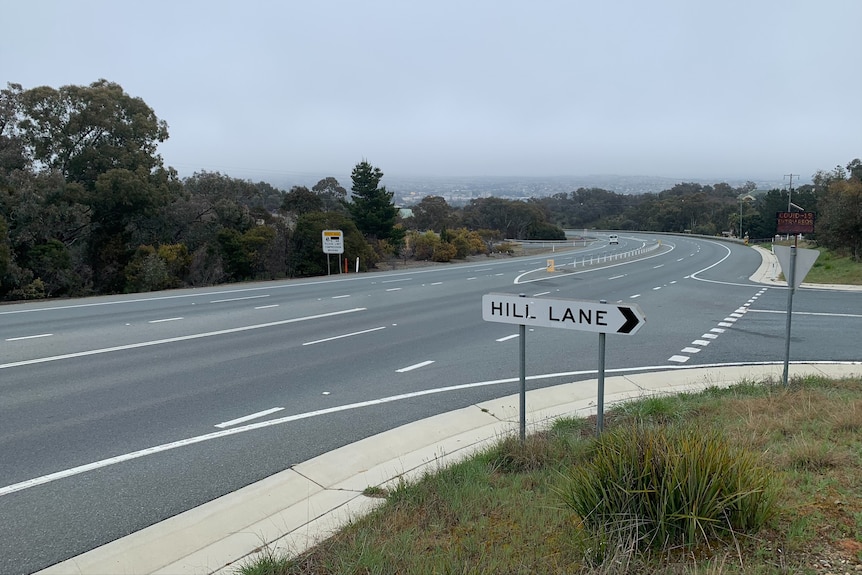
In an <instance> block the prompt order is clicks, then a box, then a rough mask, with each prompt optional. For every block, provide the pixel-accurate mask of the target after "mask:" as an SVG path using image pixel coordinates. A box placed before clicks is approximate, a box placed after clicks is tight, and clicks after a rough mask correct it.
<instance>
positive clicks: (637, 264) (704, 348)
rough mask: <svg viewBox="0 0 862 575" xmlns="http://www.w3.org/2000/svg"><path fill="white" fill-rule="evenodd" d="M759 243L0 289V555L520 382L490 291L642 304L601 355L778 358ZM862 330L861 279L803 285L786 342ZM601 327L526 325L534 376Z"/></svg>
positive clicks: (57, 540)
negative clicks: (269, 276)
mask: <svg viewBox="0 0 862 575" xmlns="http://www.w3.org/2000/svg"><path fill="white" fill-rule="evenodd" d="M656 239H661V243H662V245H661V247H660V248H659V249H656V250H654V251H651V252H649V253H647V254H644V255H640V256H638V257H636V258H630V259H624V260H612V261H608V262H605V263H601V264H594V265H592V266H586V267H579V265H580V264H578V265H577V266H575V268H574V269H572V267H571V262H572V261H575V260H577V261H578V262H581V261H583V260H584V259H589V258H590V257H598V256H600V255H609V254H614V253H617V254H619V253H624V252H627V251H630V250H633V249H636V248H638V247H641V246H644V245H653V244H654V243H655V240H656ZM548 258H554V259H555V262H556V267H557V271H555V272H554V273H548V272H547V271H546V270H545V267H546V260H547V259H548ZM760 261H761V260H760V256H759V255H758V254H757V253H756V252H755V251H754V250H752V249H750V248H747V247H744V246H739V245H735V244H729V243H725V242H719V241H713V240H703V239H697V238H694V237H692V238H688V237H671V236H667V237H659V236H652V235H647V234H638V233H631V234H622V235H621V237H620V244H619V245H613V246H609V245H607V244H606V243H604V242H599V243H597V244H596V245H594V246H592V247H590V248H586V249H580V250H577V251H576V252H567V253H555V254H550V255H548V254H545V255H542V256H539V257H527V258H517V259H505V260H495V259H490V258H489V260H488V261H487V263H485V262H483V263H478V264H477V263H471V264H460V265H446V266H435V267H429V268H422V269H410V270H404V271H393V272H385V273H384V272H378V273H370V274H345V275H334V276H330V277H326V278H315V279H311V280H295V281H281V282H267V283H260V284H243V285H231V286H223V287H218V288H207V289H196V290H180V291H171V292H160V293H153V294H139V295H129V296H111V297H100V298H88V299H82V300H68V301H55V302H32V303H26V304H16V305H8V306H3V307H0V350H2V355H0V573H30V572H33V571H36V570H38V569H40V568H43V567H46V566H48V565H51V564H53V563H56V562H58V561H61V560H64V559H66V558H69V557H72V556H74V555H77V554H79V553H82V552H84V551H86V550H88V549H91V548H93V547H96V546H98V545H101V544H103V543H106V542H108V541H111V540H113V539H116V538H118V537H121V536H123V535H126V534H128V533H131V532H133V531H136V530H139V529H142V528H143V527H146V526H148V525H150V524H152V523H155V522H158V521H160V520H162V519H164V518H167V517H170V516H172V515H174V514H176V513H179V512H181V511H183V510H186V509H189V508H191V507H194V506H196V505H199V504H201V503H204V502H207V501H210V500H212V499H214V498H216V497H218V496H220V495H223V494H225V493H228V492H231V491H234V490H236V489H238V488H239V487H242V486H244V485H247V484H249V483H251V482H254V481H257V480H260V479H262V478H264V477H267V476H269V475H271V474H273V473H276V472H278V471H281V470H283V469H285V468H288V467H290V466H291V465H294V464H296V463H299V462H301V461H304V460H306V459H309V458H311V457H314V456H316V455H318V454H320V453H324V452H326V451H329V450H332V449H335V448H337V447H340V446H342V445H345V444H348V443H352V442H354V441H357V440H359V439H361V438H364V437H368V436H371V435H373V434H376V433H379V432H381V431H384V430H386V429H391V428H393V427H397V426H399V425H402V424H404V423H407V422H410V421H414V420H417V419H421V418H425V417H428V416H431V415H434V414H437V413H442V412H445V411H449V410H452V409H456V408H460V407H463V406H466V405H470V404H472V403H475V402H477V401H482V400H485V399H489V398H492V397H499V396H502V395H508V394H511V393H514V392H516V391H517V388H518V382H517V374H518V339H517V333H518V328H517V326H514V325H506V324H500V323H491V322H485V321H483V320H482V313H481V300H482V296H483V295H484V294H487V293H492V292H502V293H510V294H520V293H524V294H526V295H528V296H530V297H542V296H547V297H556V298H565V299H572V300H592V301H597V300H600V299H604V300H607V301H608V302H610V303H614V302H625V303H637V304H638V305H639V306H640V308H641V309H642V310H643V312H644V313H645V315H646V318H647V322H646V324H645V325H644V326H643V327H642V328H641V329H640V330H639V331H638V332H637V333H636V334H635V335H631V336H623V335H608V336H607V352H606V367H607V370H608V371H609V372H624V371H643V370H660V369H667V368H668V366H672V367H679V366H683V365H711V364H722V363H729V362H761V361H767V362H768V361H773V362H774V361H779V362H780V361H782V360H783V357H784V333H785V320H786V314H785V313H784V312H783V310H784V309H785V305H786V300H787V292H786V290H784V289H781V288H774V287H769V288H767V287H765V286H763V285H760V284H755V283H753V282H751V281H749V280H748V279H747V278H748V277H749V276H750V275H751V274H752V273H753V272H754V271H755V270H756V269H757V267H758V266H759V265H760ZM860 328H862V294H860V293H859V292H855V293H853V292H826V291H821V290H806V289H802V290H798V291H797V293H796V296H795V298H794V318H793V338H792V347H791V353H792V356H791V359H792V360H859V359H860V350H859V346H858V341H854V339H853V338H851V337H847V335H848V334H853V333H858V332H859V331H860ZM597 340H598V336H597V335H596V334H595V333H588V332H577V331H570V330H554V329H535V330H529V331H528V333H527V335H526V348H527V374H528V379H529V381H528V387H530V388H536V387H540V386H547V385H555V384H559V383H562V382H568V381H577V380H581V379H589V378H592V377H594V376H595V370H596V368H597V360H598V353H597V349H598V348H597Z"/></svg>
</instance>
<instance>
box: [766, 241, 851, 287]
mask: <svg viewBox="0 0 862 575" xmlns="http://www.w3.org/2000/svg"><path fill="white" fill-rule="evenodd" d="M779 245H793V242H781V243H780V244H779ZM799 247H800V248H808V249H815V250H817V251H818V252H820V255H819V256H817V261H815V262H814V265H813V266H812V267H811V271H809V272H808V275H806V276H805V280H804V281H805V282H806V283H813V284H839V285H862V262H857V261H855V260H854V259H853V258H852V257H850V256H849V255H844V254H840V253H837V252H834V251H832V250H829V249H826V248H824V247H818V246H816V245H809V244H808V243H807V242H801V243H800V244H799ZM782 277H784V276H783V274H782Z"/></svg>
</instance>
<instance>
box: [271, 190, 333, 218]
mask: <svg viewBox="0 0 862 575" xmlns="http://www.w3.org/2000/svg"><path fill="white" fill-rule="evenodd" d="M281 209H282V210H284V211H286V212H291V213H294V214H296V215H302V214H307V213H309V212H322V211H323V200H322V199H321V197H320V196H319V195H317V194H315V193H314V192H312V191H311V190H309V189H308V188H306V187H305V186H293V187H292V188H291V189H290V191H289V192H287V193H286V194H285V195H284V200H282V202H281Z"/></svg>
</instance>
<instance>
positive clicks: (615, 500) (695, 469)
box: [559, 424, 776, 548]
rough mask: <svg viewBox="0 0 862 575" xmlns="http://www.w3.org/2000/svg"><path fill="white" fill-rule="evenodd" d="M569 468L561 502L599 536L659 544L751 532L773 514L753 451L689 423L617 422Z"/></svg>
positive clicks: (766, 478) (769, 485) (771, 493)
mask: <svg viewBox="0 0 862 575" xmlns="http://www.w3.org/2000/svg"><path fill="white" fill-rule="evenodd" d="M595 441H596V443H595V445H594V452H593V453H592V455H591V457H590V459H589V460H588V462H587V463H586V464H585V465H583V466H579V467H577V468H574V469H572V470H570V471H569V472H568V475H567V477H566V481H565V483H564V485H563V487H561V488H560V489H559V494H560V496H561V498H562V501H563V502H564V504H565V505H566V506H567V507H569V508H570V509H572V510H574V511H575V512H576V513H577V514H578V515H579V517H580V518H581V520H582V521H583V523H584V526H585V527H587V528H589V529H591V530H592V531H593V532H595V533H596V534H597V535H600V536H602V537H606V536H612V537H618V538H620V539H619V540H621V541H633V542H635V546H636V547H638V548H640V547H648V546H653V547H660V546H665V545H675V544H684V545H688V546H694V545H697V544H699V543H707V544H708V543H709V541H710V540H711V539H713V538H719V539H720V538H722V537H723V536H726V535H730V534H735V533H738V532H744V533H753V532H756V531H757V530H758V529H760V527H762V526H763V524H764V523H765V522H766V520H767V519H769V517H771V515H772V514H773V512H774V511H773V510H774V506H775V496H776V490H775V489H774V487H773V482H772V476H771V474H770V473H769V472H768V471H767V470H766V469H765V468H763V467H761V466H760V465H759V464H758V462H757V460H756V457H755V455H754V454H753V453H751V452H747V451H743V450H740V449H734V448H732V447H731V446H730V445H729V444H728V443H727V442H726V441H725V440H724V439H723V438H722V437H721V436H720V435H719V434H717V433H715V432H711V431H707V430H701V429H693V428H687V427H678V426H670V427H648V426H645V425H642V424H635V425H630V426H628V427H621V428H619V429H615V430H612V431H609V432H606V433H605V434H603V435H602V436H601V437H600V438H598V439H597V440H595Z"/></svg>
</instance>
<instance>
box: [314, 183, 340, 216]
mask: <svg viewBox="0 0 862 575" xmlns="http://www.w3.org/2000/svg"><path fill="white" fill-rule="evenodd" d="M311 191H312V192H314V193H315V194H317V196H318V197H319V198H320V200H321V201H322V202H323V209H322V211H324V212H341V211H344V201H345V200H346V199H347V190H345V189H344V187H343V186H342V185H341V184H339V183H338V180H336V179H335V178H333V177H332V176H329V177H326V178H323V179H322V180H320V181H319V182H317V183H316V184H314V186H313V187H312V188H311Z"/></svg>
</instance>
